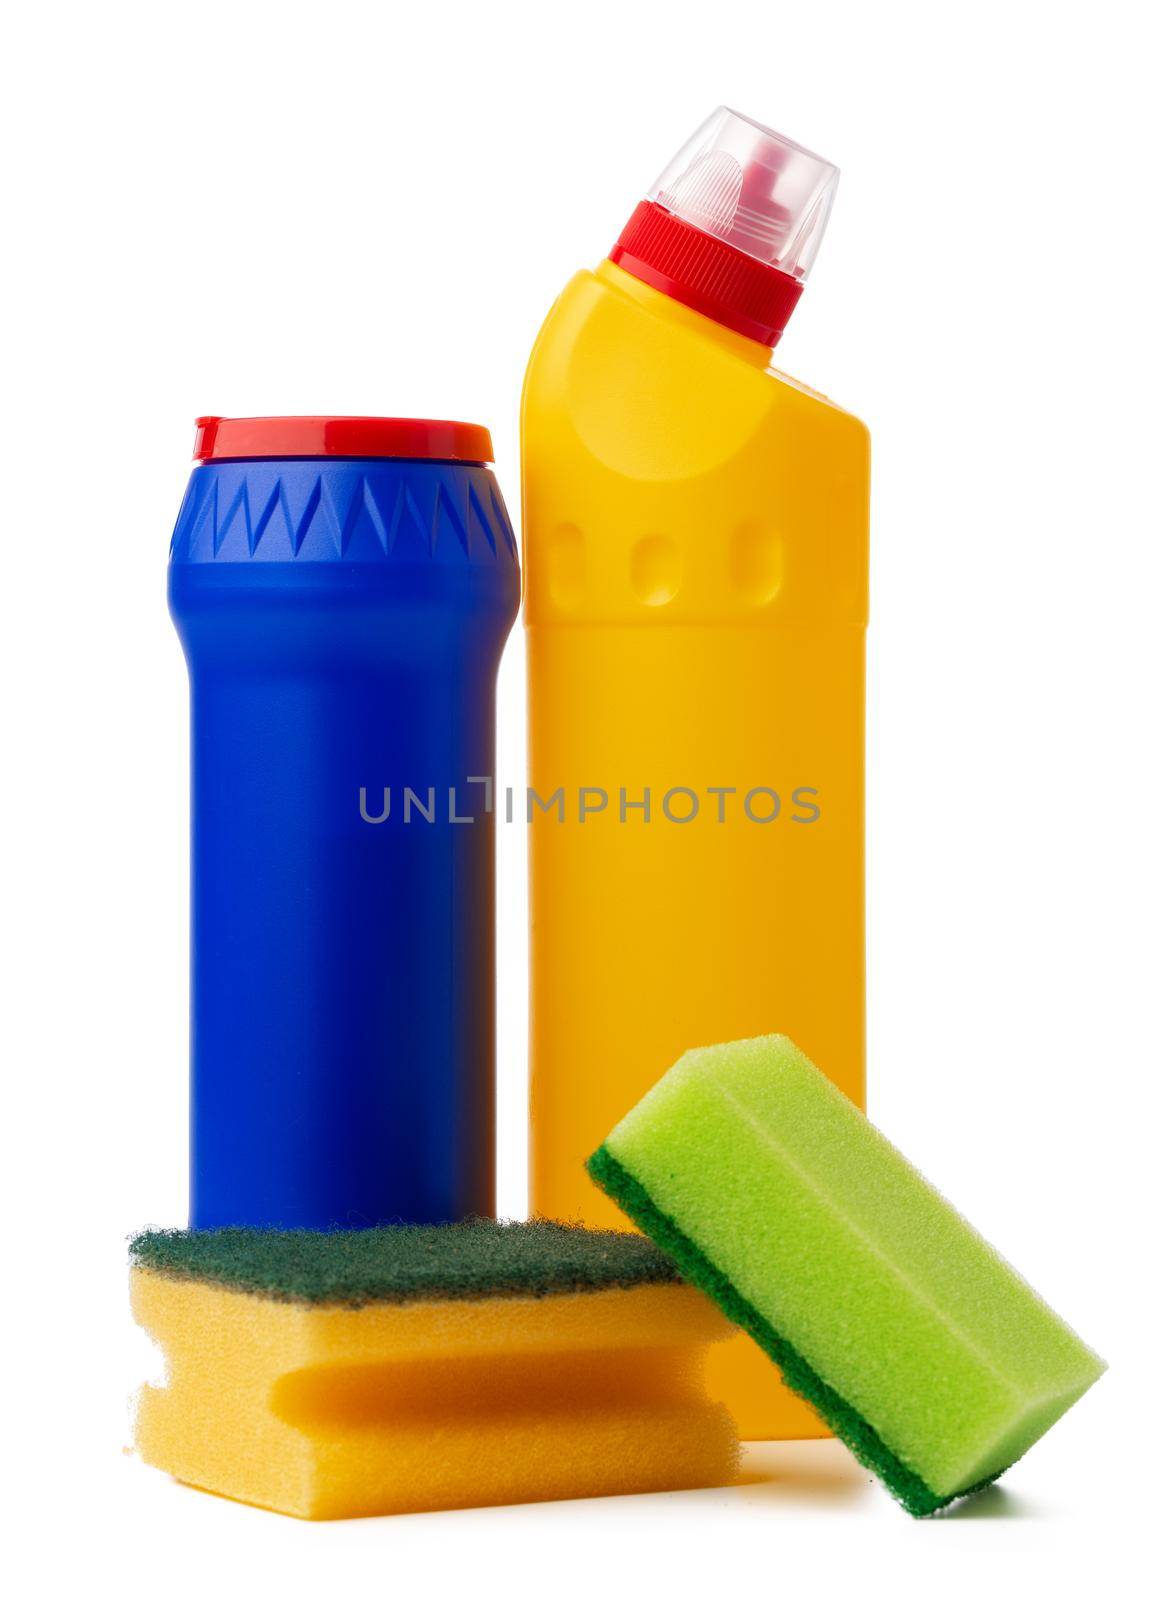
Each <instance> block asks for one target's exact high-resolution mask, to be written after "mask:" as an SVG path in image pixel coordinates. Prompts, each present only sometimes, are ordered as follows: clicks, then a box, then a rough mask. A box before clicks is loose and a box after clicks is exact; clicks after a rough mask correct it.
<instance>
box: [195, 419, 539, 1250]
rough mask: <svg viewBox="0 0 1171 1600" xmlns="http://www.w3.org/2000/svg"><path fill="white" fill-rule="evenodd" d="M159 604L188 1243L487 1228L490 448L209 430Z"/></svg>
mask: <svg viewBox="0 0 1171 1600" xmlns="http://www.w3.org/2000/svg"><path fill="white" fill-rule="evenodd" d="M195 454H196V461H197V465H196V467H195V469H194V471H193V472H192V474H191V479H190V482H189V484H188V487H187V494H186V496H185V498H184V501H183V505H182V508H181V510H180V512H179V520H178V523H177V525H176V528H175V534H174V538H173V540H172V543H171V563H170V573H169V583H168V592H169V596H170V604H171V614H172V616H173V617H174V619H175V625H176V627H177V628H178V631H179V635H180V638H181V640H182V644H183V650H184V654H185V655H186V657H187V665H188V668H189V671H190V677H191V754H192V773H191V780H192V781H191V1225H192V1227H195V1228H217V1227H225V1226H247V1227H258V1228H356V1227H367V1226H370V1225H372V1224H377V1223H385V1222H416V1223H435V1222H458V1221H459V1220H460V1219H461V1218H463V1217H465V1216H468V1215H469V1214H472V1213H475V1214H478V1215H481V1216H484V1215H491V1214H492V1212H493V1211H494V1210H495V1121H494V1108H495V1053H494V1034H495V1009H494V980H495V974H494V966H493V959H494V951H493V934H494V926H493V920H494V919H493V893H494V883H493V873H494V853H493V850H494V846H493V824H494V822H495V815H494V811H493V804H492V779H493V775H494V759H495V742H496V741H495V732H496V720H495V710H496V667H497V662H498V661H499V659H500V652H501V650H502V649H503V647H504V641H505V639H506V637H507V635H508V630H509V628H510V627H511V626H512V622H513V619H514V617H515V616H516V612H517V607H518V605H519V603H520V574H519V571H518V563H517V552H516V545H515V542H514V539H513V534H512V530H511V528H510V527H509V522H508V515H507V513H506V511H505V509H504V505H503V502H502V501H501V499H500V494H499V491H498V489H497V487H496V482H495V479H494V477H493V475H492V469H491V467H490V465H489V463H490V462H491V460H492V442H491V439H490V438H489V436H488V431H487V429H486V428H481V427H477V426H475V425H474V424H471V423H460V422H433V421H426V420H423V419H421V418H412V417H204V418H201V419H200V422H199V425H198V434H197V437H196V451H195Z"/></svg>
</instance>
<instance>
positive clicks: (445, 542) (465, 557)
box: [171, 461, 517, 566]
mask: <svg viewBox="0 0 1171 1600" xmlns="http://www.w3.org/2000/svg"><path fill="white" fill-rule="evenodd" d="M339 469H342V470H339ZM171 559H172V561H176V562H181V563H189V564H203V563H207V562H239V561H288V560H290V559H296V560H297V561H331V562H339V561H341V562H363V561H366V562H369V561H375V562H378V561H415V562H419V561H430V562H439V563H444V564H447V563H460V562H468V563H472V564H477V565H482V564H486V563H499V564H504V565H508V566H515V565H516V564H517V546H516V538H515V536H514V534H513V531H512V525H511V524H510V522H509V520H508V513H507V512H506V511H505V509H504V502H503V501H502V500H501V498H500V493H499V491H498V489H497V487H496V483H495V480H494V478H493V477H492V474H491V473H490V472H487V471H485V469H484V468H482V467H460V466H454V465H453V464H451V463H443V464H442V465H440V464H438V463H437V464H435V465H431V464H430V463H421V462H409V463H397V462H386V463H383V462H379V463H376V464H371V463H369V462H353V463H348V462H347V463H344V465H343V464H342V463H339V462H332V463H330V466H329V469H328V470H327V471H325V472H323V471H321V470H320V469H319V467H318V466H317V465H316V464H312V465H311V464H310V463H308V462H279V463H278V462H273V463H272V464H271V467H270V466H268V464H266V463H263V462H255V461H253V462H247V463H243V462H241V463H232V462H223V463H216V464H215V465H214V466H213V467H210V468H209V467H203V468H199V469H197V470H196V471H195V472H193V473H192V475H191V481H190V483H189V484H188V487H187V494H186V496H185V497H184V500H183V504H182V506H181V507H180V509H179V519H178V521H177V523H176V524H175V532H174V535H173V537H172V540H171Z"/></svg>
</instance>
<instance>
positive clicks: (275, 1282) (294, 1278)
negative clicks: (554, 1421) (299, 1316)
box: [130, 1218, 679, 1306]
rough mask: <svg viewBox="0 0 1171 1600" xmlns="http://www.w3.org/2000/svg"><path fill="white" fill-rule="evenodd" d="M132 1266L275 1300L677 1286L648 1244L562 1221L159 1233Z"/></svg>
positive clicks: (350, 1301) (142, 1238) (351, 1301)
mask: <svg viewBox="0 0 1171 1600" xmlns="http://www.w3.org/2000/svg"><path fill="white" fill-rule="evenodd" d="M130 1256H131V1262H132V1264H133V1265H134V1266H136V1267H147V1268H149V1269H151V1270H152V1271H154V1272H162V1273H167V1274H169V1275H171V1276H173V1277H183V1278H195V1279H199V1280H201V1281H203V1282H206V1283H212V1284H216V1285H218V1286H219V1287H221V1288H225V1289H237V1290H241V1291H243V1292H245V1293H248V1294H257V1295H261V1296H263V1297H265V1298H266V1299H270V1300H289V1301H299V1302H303V1303H307V1304H311V1305H343V1306H365V1305H372V1304H375V1303H377V1302H380V1301H392V1302H399V1303H401V1302H403V1301H409V1300H447V1299H450V1300H474V1299H482V1298H487V1297H492V1298H497V1297H499V1296H501V1295H516V1296H528V1297H532V1296H541V1295H548V1294H566V1293H571V1292H574V1291H590V1290H602V1289H629V1288H636V1287H639V1286H641V1285H643V1284H656V1283H678V1282H679V1273H678V1272H677V1270H676V1269H675V1267H674V1266H673V1265H672V1263H671V1261H670V1260H669V1258H668V1257H667V1256H665V1255H663V1254H662V1253H661V1252H660V1251H659V1250H657V1249H656V1248H655V1246H654V1245H653V1244H651V1243H650V1241H649V1240H647V1239H643V1238H640V1237H639V1236H638V1235H637V1234H631V1233H606V1232H602V1231H599V1230H596V1229H588V1228H583V1227H577V1226H574V1225H572V1224H569V1223H559V1222H545V1221H537V1222H494V1221H490V1220H488V1219H481V1218H475V1219H470V1220H468V1221H467V1222H457V1223H451V1224H449V1225H446V1226H436V1227H408V1226H397V1227H395V1226H391V1227H383V1228H357V1229H353V1230H349V1229H345V1230H340V1229H339V1230H338V1231H336V1232H331V1233H317V1232H313V1231H311V1230H309V1229H289V1230H282V1229H268V1228H209V1229H206V1230H200V1231H188V1230H186V1229H182V1230H180V1229H174V1230H172V1229H160V1230H152V1231H150V1232H146V1233H140V1234H138V1235H137V1236H136V1237H135V1238H134V1239H132V1240H131V1243H130Z"/></svg>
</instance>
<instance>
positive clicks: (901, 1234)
mask: <svg viewBox="0 0 1171 1600" xmlns="http://www.w3.org/2000/svg"><path fill="white" fill-rule="evenodd" d="M589 1169H590V1172H591V1174H592V1176H593V1177H594V1179H595V1180H596V1181H597V1182H598V1183H599V1185H600V1186H601V1187H602V1188H604V1189H605V1190H607V1192H608V1193H609V1194H610V1195H611V1196H612V1197H613V1198H614V1199H615V1200H616V1201H617V1202H618V1203H619V1205H621V1206H623V1208H624V1209H625V1210H626V1211H627V1212H628V1214H629V1215H630V1216H631V1217H632V1219H633V1220H634V1221H635V1222H637V1223H638V1224H639V1226H640V1227H642V1228H643V1229H644V1230H645V1232H646V1233H648V1234H649V1235H650V1237H651V1238H652V1239H654V1240H655V1242H656V1243H657V1244H659V1245H660V1246H662V1248H663V1249H665V1250H666V1251H667V1252H668V1253H669V1254H670V1255H671V1256H672V1257H673V1258H674V1259H675V1261H676V1262H677V1264H678V1265H679V1267H680V1269H681V1270H682V1271H683V1274H684V1276H685V1277H687V1278H689V1279H690V1280H691V1281H692V1282H693V1283H695V1284H696V1285H697V1286H698V1287H700V1288H702V1289H704V1290H706V1291H707V1292H708V1293H709V1294H710V1295H711V1296H712V1297H713V1298H714V1299H715V1300H716V1301H717V1303H718V1304H719V1305H720V1306H721V1307H722V1309H723V1310H724V1311H725V1312H726V1313H727V1314H728V1315H729V1316H730V1317H731V1318H732V1319H733V1320H734V1321H736V1322H738V1323H740V1324H741V1325H742V1326H743V1327H744V1328H745V1329H746V1330H747V1331H748V1332H749V1333H750V1334H751V1335H752V1336H753V1337H754V1338H755V1339H756V1340H757V1342H758V1343H759V1344H760V1345H761V1346H762V1348H763V1349H764V1350H765V1351H766V1352H767V1354H769V1355H770V1356H771V1357H772V1358H773V1360H774V1361H776V1362H777V1364H778V1365H779V1366H780V1367H781V1369H782V1371H783V1372H784V1374H785V1377H786V1379H787V1380H788V1382H789V1383H790V1385H791V1386H792V1387H793V1388H794V1389H796V1390H797V1391H798V1392H799V1393H800V1394H802V1395H803V1396H804V1397H805V1398H806V1399H808V1400H809V1401H810V1402H811V1403H812V1404H813V1406H814V1407H815V1409H816V1410H818V1411H819V1412H820V1414H821V1415H822V1417H823V1418H824V1420H825V1421H826V1423H827V1424H828V1425H829V1426H830V1427H832V1428H833V1429H834V1430H835V1431H836V1432H837V1433H838V1434H839V1435H840V1436H841V1438H842V1439H843V1440H844V1441H845V1442H846V1443H847V1444H848V1445H849V1446H850V1447H851V1448H852V1449H853V1450H854V1451H855V1453H856V1454H857V1455H858V1456H859V1458H860V1459H861V1460H862V1461H863V1462H864V1463H865V1464H866V1465H867V1466H869V1467H870V1468H872V1470H874V1471H875V1472H876V1473H878V1475H879V1476H880V1477H881V1478H882V1479H883V1480H884V1481H885V1482H886V1484H887V1486H888V1487H889V1488H890V1489H891V1491H892V1492H893V1493H894V1494H895V1495H896V1497H897V1498H898V1499H900V1500H901V1501H902V1503H903V1504H904V1505H905V1506H906V1507H907V1509H908V1510H910V1511H912V1512H913V1513H915V1514H916V1515H925V1514H927V1513H929V1512H931V1511H934V1510H937V1509H938V1508H939V1507H940V1506H942V1505H945V1504H947V1503H948V1501H950V1500H953V1499H955V1498H956V1497H957V1496H959V1495H961V1494H970V1493H972V1492H973V1491H974V1490H975V1489H977V1488H980V1487H982V1486H983V1485H984V1484H985V1483H988V1482H991V1480H992V1479H993V1478H995V1477H997V1476H999V1474H1000V1473H1001V1472H1003V1471H1004V1469H1005V1468H1006V1467H1007V1466H1009V1465H1010V1464H1011V1463H1012V1462H1013V1461H1014V1460H1016V1459H1017V1458H1018V1457H1019V1456H1020V1455H1022V1454H1023V1453H1024V1451H1025V1450H1027V1449H1028V1448H1029V1446H1030V1445H1031V1444H1033V1443H1034V1442H1035V1441H1036V1440H1037V1439H1038V1438H1039V1437H1040V1436H1041V1434H1042V1433H1044V1432H1045V1431H1046V1429H1047V1428H1048V1427H1050V1426H1051V1424H1052V1423H1053V1422H1055V1421H1056V1420H1057V1418H1058V1417H1059V1416H1061V1414H1062V1413H1063V1412H1064V1411H1066V1410H1067V1409H1068V1408H1069V1406H1070V1405H1072V1404H1073V1402H1074V1401H1075V1400H1076V1399H1077V1398H1078V1397H1079V1396H1080V1395H1081V1394H1083V1393H1084V1392H1085V1390H1086V1389H1087V1388H1089V1386H1090V1385H1091V1384H1092V1383H1093V1382H1094V1381H1095V1379H1096V1378H1098V1377H1099V1376H1100V1374H1101V1372H1102V1371H1103V1370H1104V1369H1103V1364H1102V1363H1101V1362H1100V1361H1099V1359H1098V1358H1097V1357H1096V1356H1095V1355H1094V1354H1093V1352H1092V1351H1090V1350H1087V1349H1086V1347H1085V1346H1084V1345H1083V1344H1082V1343H1081V1341H1080V1340H1079V1339H1078V1338H1077V1337H1076V1335H1075V1334H1074V1333H1073V1332H1072V1331H1071V1330H1070V1329H1069V1328H1068V1327H1066V1326H1065V1324H1064V1323H1062V1322H1061V1321H1060V1319H1059V1318H1057V1317H1056V1316H1055V1315H1054V1314H1053V1312H1052V1311H1050V1310H1049V1308H1048V1307H1047V1306H1046V1305H1045V1304H1044V1303H1043V1302H1042V1301H1041V1300H1040V1299H1039V1298H1038V1297H1037V1295H1036V1294H1034V1292H1033V1291H1032V1290H1031V1289H1030V1288H1029V1286H1028V1285H1027V1284H1026V1283H1025V1282H1024V1281H1023V1280H1022V1279H1021V1278H1020V1277H1018V1276H1017V1274H1016V1273H1015V1272H1013V1270H1012V1269H1011V1268H1010V1267H1009V1266H1008V1265H1007V1264H1006V1263H1005V1262H1004V1261H1002V1260H1001V1259H1000V1257H998V1256H997V1255H996V1254H995V1253H994V1252H993V1251H992V1250H991V1249H990V1248H989V1246H988V1245H987V1244H986V1243H985V1242H984V1241H983V1240H982V1239H981V1238H980V1236H979V1235H978V1234H977V1233H976V1232H975V1231H974V1230H973V1229H972V1228H971V1227H970V1226H969V1225H968V1224H967V1223H966V1222H965V1221H964V1220H963V1218H962V1217H960V1216H959V1215H958V1213H956V1212H955V1211H954V1210H953V1209H952V1208H951V1207H950V1206H949V1205H948V1204H947V1202H946V1201H945V1200H944V1199H943V1198H942V1197H941V1196H940V1195H939V1194H938V1193H937V1192H936V1191H935V1190H934V1189H932V1188H931V1187H930V1186H929V1185H928V1184H927V1183H926V1182H925V1181H924V1179H923V1178H922V1177H920V1175H919V1174H918V1173H917V1172H916V1171H915V1170H914V1168H912V1167H911V1166H910V1164H909V1163H908V1162H906V1161H905V1160H904V1159H903V1157H902V1156H901V1155H899V1153H898V1152H897V1151H896V1150H895V1149H894V1148H893V1146H892V1145H890V1144H889V1143H888V1142H887V1141H886V1140H885V1139H884V1138H883V1137H882V1135H881V1134H880V1133H878V1131H877V1130H876V1129H875V1128H873V1127H872V1125H871V1124H870V1123H869V1122H867V1120H866V1118H865V1117H863V1116H862V1114H861V1113H860V1112H859V1111H858V1110H857V1109H856V1108H855V1107H854V1106H853V1105H852V1104H851V1103H850V1102H849V1101H848V1100H847V1099H846V1098H845V1096H844V1095H842V1094H840V1093H839V1091H838V1090H837V1089H836V1088H834V1086H833V1085H832V1084H831V1083H830V1082H829V1081H828V1079H826V1078H824V1077H823V1076H822V1074H821V1073H819V1072H818V1071H817V1069H816V1068H815V1067H814V1066H813V1065H812V1064H811V1063H810V1062H809V1061H808V1060H806V1058H805V1057H804V1056H803V1055H802V1054H801V1052H800V1051H799V1050H798V1049H797V1048H796V1046H794V1045H793V1044H791V1043H790V1041H789V1040H787V1039H783V1038H781V1037H780V1036H771V1037H768V1038H763V1039H754V1040H743V1041H741V1042H739V1043H737V1044H732V1045H723V1046H714V1047H712V1048H710V1049H706V1050H693V1051H689V1052H688V1053H687V1054H686V1055H685V1056H683V1057H682V1058H681V1059H680V1061H679V1062H677V1063H676V1065H675V1066H674V1067H673V1068H672V1069H671V1071H670V1072H668V1073H667V1074H666V1076H665V1077H664V1078H663V1079H662V1080H661V1081H660V1082H659V1084H657V1085H656V1086H655V1088H654V1089H652V1090H651V1091H650V1093H649V1094H648V1095H647V1096H646V1097H645V1098H644V1099H643V1100H642V1101H641V1102H640V1103H639V1105H637V1106H636V1107H635V1108H634V1110H633V1111H631V1112H630V1113H629V1114H628V1115H627V1117H625V1118H624V1119H623V1121H622V1122H620V1123H619V1124H618V1126H617V1127H616V1128H615V1129H614V1130H613V1131H612V1132H611V1134H610V1135H609V1137H608V1138H607V1140H606V1142H605V1144H604V1145H603V1146H602V1148H601V1149H600V1150H599V1151H597V1152H595V1154H594V1155H593V1156H592V1157H591V1159H590V1162H589Z"/></svg>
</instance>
